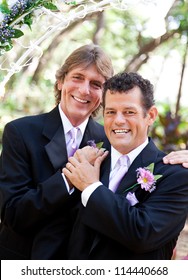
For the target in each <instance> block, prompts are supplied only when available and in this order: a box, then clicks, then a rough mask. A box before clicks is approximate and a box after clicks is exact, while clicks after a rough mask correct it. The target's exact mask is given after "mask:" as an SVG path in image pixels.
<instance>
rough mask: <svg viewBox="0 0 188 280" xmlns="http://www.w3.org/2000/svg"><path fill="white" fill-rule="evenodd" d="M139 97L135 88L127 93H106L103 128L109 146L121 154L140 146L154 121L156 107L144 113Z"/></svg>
mask: <svg viewBox="0 0 188 280" xmlns="http://www.w3.org/2000/svg"><path fill="white" fill-rule="evenodd" d="M141 96H142V94H141V90H140V88H139V87H137V86H136V87H134V88H133V89H131V90H129V91H127V92H121V93H119V92H117V91H116V92H113V93H112V92H111V91H110V90H107V92H106V96H105V108H104V128H105V132H106V135H107V137H108V139H109V141H110V143H111V145H112V146H113V147H114V148H115V149H116V150H118V151H119V152H120V153H121V154H127V153H129V152H130V151H132V150H133V149H135V148H137V147H138V146H139V145H141V144H142V143H143V142H144V141H145V140H146V139H147V134H148V127H149V126H151V125H152V124H153V122H154V121H155V119H156V116H157V109H156V107H155V106H152V107H151V108H150V109H149V110H148V111H147V112H145V111H144V109H143V105H142V100H141Z"/></svg>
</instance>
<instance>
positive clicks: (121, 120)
mask: <svg viewBox="0 0 188 280" xmlns="http://www.w3.org/2000/svg"><path fill="white" fill-rule="evenodd" d="M125 122H126V119H125V116H124V115H123V114H122V113H121V112H117V113H116V117H115V123H116V124H117V125H121V124H124V123H125Z"/></svg>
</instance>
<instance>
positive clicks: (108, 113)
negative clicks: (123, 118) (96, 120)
mask: <svg viewBox="0 0 188 280" xmlns="http://www.w3.org/2000/svg"><path fill="white" fill-rule="evenodd" d="M113 114H115V111H113V110H109V111H106V112H105V115H113Z"/></svg>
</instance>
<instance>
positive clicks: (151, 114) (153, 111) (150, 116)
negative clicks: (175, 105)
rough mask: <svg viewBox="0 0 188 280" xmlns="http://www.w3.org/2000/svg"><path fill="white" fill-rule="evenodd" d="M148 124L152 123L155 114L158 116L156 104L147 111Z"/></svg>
mask: <svg viewBox="0 0 188 280" xmlns="http://www.w3.org/2000/svg"><path fill="white" fill-rule="evenodd" d="M147 115H148V124H149V126H150V125H152V124H153V123H154V121H155V120H156V118H157V116H158V110H157V107H156V106H152V107H151V108H150V109H149V111H148V113H147Z"/></svg>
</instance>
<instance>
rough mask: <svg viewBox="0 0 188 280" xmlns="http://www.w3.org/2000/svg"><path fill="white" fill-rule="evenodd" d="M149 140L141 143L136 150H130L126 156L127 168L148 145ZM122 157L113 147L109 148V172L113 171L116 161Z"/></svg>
mask: <svg viewBox="0 0 188 280" xmlns="http://www.w3.org/2000/svg"><path fill="white" fill-rule="evenodd" d="M148 142H149V140H148V138H147V139H146V140H145V141H144V143H142V144H141V145H140V146H138V147H137V148H136V149H134V150H132V151H131V152H130V153H128V154H127V156H128V158H129V166H130V165H131V164H132V162H133V161H134V159H135V158H136V157H137V156H138V155H139V154H140V152H141V151H142V150H143V149H144V148H145V146H146V145H147V144H148ZM120 156H122V154H121V153H120V152H118V151H117V150H116V149H114V147H112V146H111V170H113V169H114V167H115V165H116V163H117V161H118V159H119V158H120Z"/></svg>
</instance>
